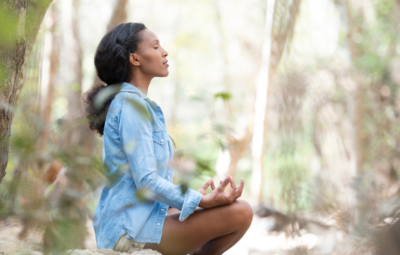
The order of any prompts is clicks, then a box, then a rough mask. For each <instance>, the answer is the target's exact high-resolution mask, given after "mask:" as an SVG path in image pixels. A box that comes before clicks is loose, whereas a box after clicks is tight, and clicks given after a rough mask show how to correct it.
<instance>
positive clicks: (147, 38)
mask: <svg viewBox="0 0 400 255" xmlns="http://www.w3.org/2000/svg"><path fill="white" fill-rule="evenodd" d="M141 33H142V43H146V44H147V45H148V44H149V43H151V42H152V41H154V40H158V37H157V35H156V34H155V33H153V32H152V31H150V30H148V29H145V30H143V31H141Z"/></svg>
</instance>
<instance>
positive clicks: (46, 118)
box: [40, 3, 60, 153]
mask: <svg viewBox="0 0 400 255" xmlns="http://www.w3.org/2000/svg"><path fill="white" fill-rule="evenodd" d="M51 10H52V14H53V15H52V16H53V24H52V25H51V28H50V32H51V36H52V40H51V52H50V78H49V85H48V87H47V95H46V102H45V108H44V113H43V122H44V128H43V131H42V135H41V137H42V138H41V139H40V143H41V144H40V151H41V152H42V153H43V152H44V151H45V150H46V146H47V142H48V139H49V135H50V130H51V124H50V123H51V107H52V105H53V101H54V87H55V84H56V82H57V78H58V69H59V66H60V34H59V32H58V31H57V28H58V25H59V24H58V22H57V18H56V17H57V16H58V15H57V14H58V9H57V4H56V3H54V4H53V6H52V8H51Z"/></svg>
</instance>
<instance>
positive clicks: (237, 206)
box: [232, 200, 254, 227]
mask: <svg viewBox="0 0 400 255" xmlns="http://www.w3.org/2000/svg"><path fill="white" fill-rule="evenodd" d="M232 205H233V207H234V210H235V214H236V215H237V218H238V220H239V221H241V222H242V223H243V224H245V225H246V226H247V227H249V226H250V224H251V222H252V221H253V215H254V212H253V208H251V206H250V204H249V203H247V202H246V201H244V200H236V201H235V202H234V203H232Z"/></svg>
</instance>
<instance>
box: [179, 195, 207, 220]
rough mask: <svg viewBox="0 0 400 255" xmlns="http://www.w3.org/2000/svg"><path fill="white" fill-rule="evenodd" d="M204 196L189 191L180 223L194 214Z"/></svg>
mask: <svg viewBox="0 0 400 255" xmlns="http://www.w3.org/2000/svg"><path fill="white" fill-rule="evenodd" d="M202 197H203V194H201V193H200V192H197V191H195V190H193V189H190V188H189V189H188V190H187V191H186V194H185V200H184V202H183V206H182V211H181V215H180V216H179V221H184V220H186V219H187V217H189V215H190V214H192V213H193V212H194V210H195V209H196V208H197V206H198V205H199V203H200V200H201V198H202Z"/></svg>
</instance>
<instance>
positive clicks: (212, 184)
mask: <svg viewBox="0 0 400 255" xmlns="http://www.w3.org/2000/svg"><path fill="white" fill-rule="evenodd" d="M211 190H215V185H214V180H211Z"/></svg>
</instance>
